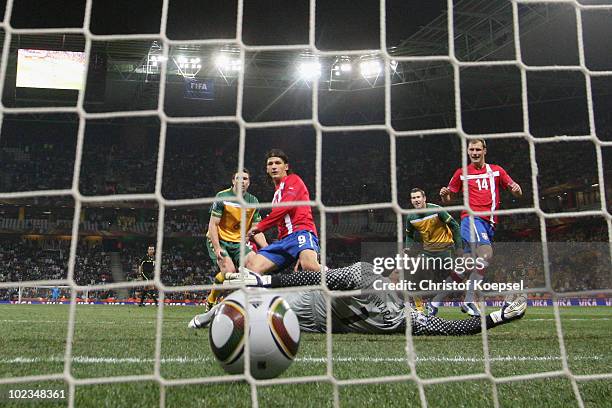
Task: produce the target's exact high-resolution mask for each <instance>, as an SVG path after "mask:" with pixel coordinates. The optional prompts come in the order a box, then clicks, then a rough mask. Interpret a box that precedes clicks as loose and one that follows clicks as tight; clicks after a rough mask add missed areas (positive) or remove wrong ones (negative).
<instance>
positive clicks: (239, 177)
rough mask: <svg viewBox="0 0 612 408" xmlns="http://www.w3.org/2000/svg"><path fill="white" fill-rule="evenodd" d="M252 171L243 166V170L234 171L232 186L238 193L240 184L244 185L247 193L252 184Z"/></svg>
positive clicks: (244, 191)
mask: <svg viewBox="0 0 612 408" xmlns="http://www.w3.org/2000/svg"><path fill="white" fill-rule="evenodd" d="M250 175H251V173H250V172H249V170H248V169H246V168H243V169H242V172H238V171H237V172H236V173H234V177H233V178H232V186H233V190H234V192H235V193H238V186H239V185H242V192H243V193H246V191H247V190H248V189H249V186H250V185H251V176H250Z"/></svg>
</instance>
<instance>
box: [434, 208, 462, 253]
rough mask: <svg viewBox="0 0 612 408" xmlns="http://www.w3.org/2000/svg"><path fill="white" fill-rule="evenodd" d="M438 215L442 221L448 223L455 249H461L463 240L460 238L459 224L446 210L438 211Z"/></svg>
mask: <svg viewBox="0 0 612 408" xmlns="http://www.w3.org/2000/svg"><path fill="white" fill-rule="evenodd" d="M438 217H439V218H440V220H442V222H443V223H445V224H446V225H448V226H449V227H450V229H451V232H452V233H453V242H454V243H455V249H456V250H461V249H462V248H463V240H462V238H461V226H460V225H459V223H458V222H457V221H455V219H454V218H453V216H452V215H450V214H449V213H448V211H441V212H440V213H438Z"/></svg>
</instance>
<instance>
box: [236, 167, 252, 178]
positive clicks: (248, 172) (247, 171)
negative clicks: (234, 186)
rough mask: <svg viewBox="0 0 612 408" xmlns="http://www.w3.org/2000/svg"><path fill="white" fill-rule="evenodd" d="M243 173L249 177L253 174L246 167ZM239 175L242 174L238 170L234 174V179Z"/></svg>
mask: <svg viewBox="0 0 612 408" xmlns="http://www.w3.org/2000/svg"><path fill="white" fill-rule="evenodd" d="M242 172H243V173H246V174H248V175H249V176H250V175H251V172H250V171H249V169H247V168H246V167H243V168H242ZM238 173H240V172H239V171H238V170H236V172H235V173H234V177H236V174H238Z"/></svg>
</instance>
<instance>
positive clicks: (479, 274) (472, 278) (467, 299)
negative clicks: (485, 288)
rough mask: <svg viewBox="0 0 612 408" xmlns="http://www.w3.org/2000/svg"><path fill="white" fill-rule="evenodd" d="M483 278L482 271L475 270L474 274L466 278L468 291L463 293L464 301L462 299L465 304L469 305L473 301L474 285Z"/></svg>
mask: <svg viewBox="0 0 612 408" xmlns="http://www.w3.org/2000/svg"><path fill="white" fill-rule="evenodd" d="M483 278H484V269H476V270H474V272H472V273H471V274H470V277H469V278H468V282H469V289H468V290H467V291H466V293H465V299H464V301H465V303H471V302H473V301H474V285H475V284H476V283H480V282H482V279H483Z"/></svg>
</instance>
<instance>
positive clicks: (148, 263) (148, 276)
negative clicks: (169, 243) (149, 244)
mask: <svg viewBox="0 0 612 408" xmlns="http://www.w3.org/2000/svg"><path fill="white" fill-rule="evenodd" d="M153 275H155V257H153V256H149V255H145V257H144V258H142V262H140V276H139V278H140V279H143V280H153Z"/></svg>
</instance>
